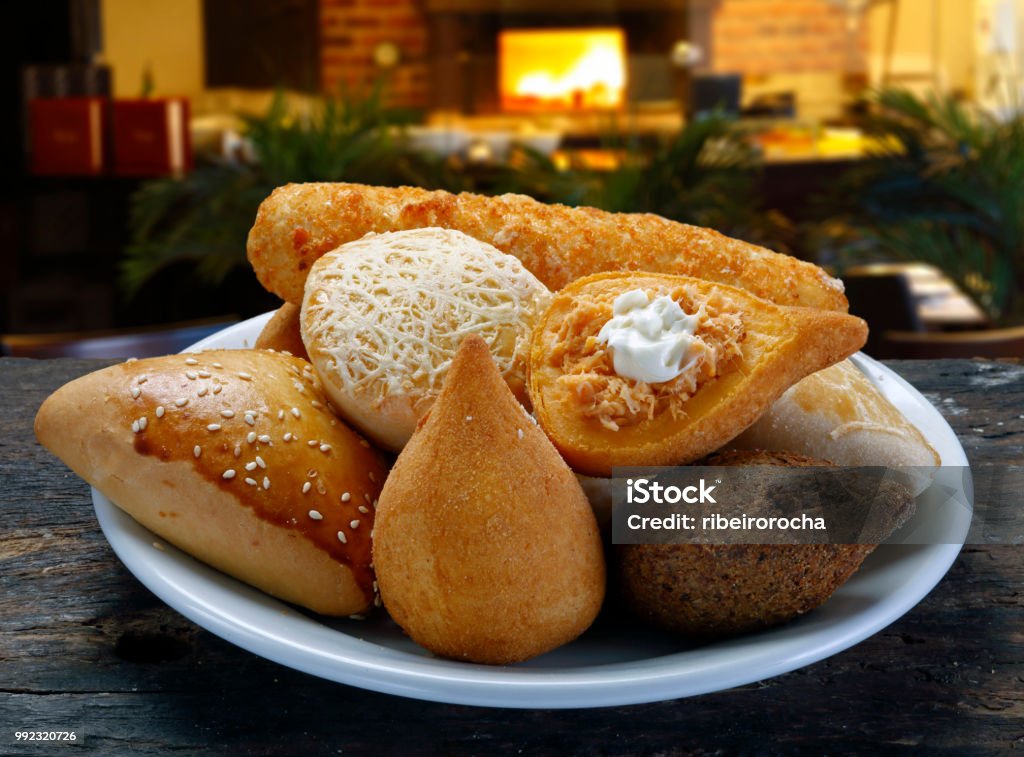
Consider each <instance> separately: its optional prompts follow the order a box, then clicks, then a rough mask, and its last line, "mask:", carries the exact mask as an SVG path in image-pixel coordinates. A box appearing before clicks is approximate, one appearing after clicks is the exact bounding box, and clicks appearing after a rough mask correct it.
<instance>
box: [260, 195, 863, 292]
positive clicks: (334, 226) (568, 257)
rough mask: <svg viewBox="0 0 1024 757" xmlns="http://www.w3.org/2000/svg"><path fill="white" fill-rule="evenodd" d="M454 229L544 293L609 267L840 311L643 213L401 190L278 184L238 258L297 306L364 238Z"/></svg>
mask: <svg viewBox="0 0 1024 757" xmlns="http://www.w3.org/2000/svg"><path fill="white" fill-rule="evenodd" d="M428 226H439V227H441V228H446V229H455V230H457V231H462V232H464V233H466V234H469V235H470V236H471V237H475V238H477V239H479V240H480V241H482V242H487V243H489V244H492V245H494V246H495V247H497V248H498V249H499V250H501V251H502V252H506V253H509V254H511V255H515V256H516V257H517V258H519V259H520V260H521V261H522V262H523V265H524V266H526V268H527V270H529V271H530V272H531V273H533V275H534V276H536V277H537V278H538V279H540V281H541V283H543V284H544V285H545V286H547V287H548V288H549V289H561V288H562V287H564V286H565V285H566V284H568V283H569V282H571V281H574V280H575V279H577V278H580V277H581V276H587V275H589V274H592V273H600V272H603V271H617V270H634V271H636V270H640V271H653V272H655V273H673V274H682V275H687V276H696V277H698V278H703V279H708V280H710V281H717V282H720V283H723V284H730V285H732V286H738V287H741V288H743V289H746V290H747V291H749V292H752V293H753V294H756V295H757V296H758V297H763V298H764V299H767V300H770V301H772V302H775V303H778V304H781V305H799V306H804V307H814V308H822V309H825V310H841V311H845V310H846V309H847V302H846V297H844V296H843V285H842V282H840V281H839V280H837V279H833V278H831V277H830V276H828V275H827V274H826V273H825V272H824V271H822V270H821V269H820V268H818V267H817V266H815V265H812V264H810V263H805V262H803V261H800V260H797V259H795V258H792V257H789V256H787V255H780V254H778V253H774V252H771V251H769V250H766V249H764V248H762V247H756V246H754V245H751V244H748V243H746V242H741V241H739V240H736V239H730V238H729V237H726V236H723V235H722V234H719V233H718V232H716V231H712V230H710V229H704V228H700V227H697V226H687V225H686V224H682V223H676V222H674V221H669V220H666V219H664V218H661V217H660V216H656V215H652V214H648V213H635V214H627V213H608V212H605V211H602V210H596V209H594V208H569V207H566V206H564V205H546V204H544V203H541V202H537V201H536V200H534V199H531V198H529V197H525V196H523V195H501V196H499V197H484V196H481V195H474V194H469V193H462V194H459V195H453V194H449V193H448V192H440V191H438V192H431V191H428V190H425V189H416V188H412V187H399V188H385V187H370V186H364V185H360V184H288V185H286V186H283V187H278V188H277V189H275V190H274V191H273V193H272V194H271V195H270V197H268V198H267V199H266V200H264V201H263V203H262V204H261V205H260V208H259V212H258V213H257V214H256V223H255V224H254V225H253V227H252V230H251V231H250V232H249V242H248V246H247V249H248V254H249V262H251V263H252V266H253V268H254V269H255V271H256V275H257V277H258V278H259V280H260V282H261V283H262V284H263V286H264V287H266V288H267V289H268V290H270V291H271V292H274V293H275V294H277V295H278V296H280V297H281V298H282V299H285V300H287V301H288V302H293V303H296V304H298V303H301V302H302V293H303V284H304V282H305V280H306V275H307V274H308V273H309V269H310V267H311V266H312V265H313V263H314V262H315V261H316V259H317V258H319V257H320V256H321V255H323V254H324V253H326V252H329V251H330V250H333V249H335V248H336V247H338V246H340V245H342V244H344V243H346V242H351V241H353V240H355V239H359V238H360V237H362V236H363V235H364V234H366V233H367V232H370V231H375V232H384V231H402V230H406V229H418V228H423V227H428Z"/></svg>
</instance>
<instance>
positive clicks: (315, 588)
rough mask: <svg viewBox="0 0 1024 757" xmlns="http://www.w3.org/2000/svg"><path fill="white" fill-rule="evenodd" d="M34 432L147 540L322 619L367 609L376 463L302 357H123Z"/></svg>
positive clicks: (65, 395) (49, 406)
mask: <svg viewBox="0 0 1024 757" xmlns="http://www.w3.org/2000/svg"><path fill="white" fill-rule="evenodd" d="M35 430H36V436H37V437H38V439H39V441H40V442H41V443H42V444H43V446H44V447H46V448H47V449H49V450H50V451H51V452H53V453H54V454H55V455H57V457H59V458H61V459H62V460H63V461H64V462H65V463H67V464H68V466H69V467H70V468H71V469H72V470H73V471H75V473H77V474H78V475H80V476H81V477H82V478H84V479H85V480H86V481H88V482H89V483H90V484H92V485H93V486H95V487H96V488H97V489H99V490H100V491H101V492H103V493H104V494H105V495H106V496H107V497H108V498H110V500H111V501H112V502H114V503H115V504H116V505H117V506H118V507H120V508H121V509H122V510H124V511H125V512H127V513H128V514H129V515H131V516H132V517H133V518H135V520H137V521H138V522H139V523H141V524H142V525H143V526H145V527H146V528H148V529H150V530H151V531H153V532H154V533H155V534H158V535H159V536H161V537H163V538H164V539H166V540H167V541H169V542H170V543H172V544H174V545H175V546H177V547H179V548H181V549H182V550H184V551H185V552H188V553H189V554H191V555H193V556H194V557H196V558H198V559H199V560H202V561H203V562H205V563H208V564H209V565H212V566H213V567H215V568H218V569H220V570H222V571H224V572H225V573H228V574H229V575H232V576H234V577H236V578H238V579H240V580H242V581H245V582H246V583H249V584H252V585H253V586H256V587H258V588H260V589H262V590H263V591H266V592H267V593H268V594H272V595H273V596H275V597H278V598H280V599H283V600H286V601H288V602H294V603H295V604H298V605H302V606H303V607H307V608H309V609H311V610H314V611H315V612H319V613H323V614H325V615H350V614H352V613H358V612H361V611H363V610H364V609H366V608H367V607H368V606H369V605H371V604H372V602H373V580H374V577H373V571H372V568H371V556H370V531H371V530H372V528H373V502H374V501H375V500H376V498H377V496H378V494H379V492H380V487H381V485H382V484H383V481H384V478H385V476H386V474H387V468H386V467H385V465H384V463H383V462H382V461H381V459H380V457H379V456H378V454H377V453H376V452H374V451H373V450H372V449H371V448H370V447H369V445H368V444H367V443H366V442H365V441H363V440H361V439H360V438H359V436H358V435H356V434H355V433H354V432H353V431H351V430H349V429H348V428H347V427H346V426H345V425H344V424H343V423H342V422H341V421H339V420H338V419H337V418H335V417H334V415H333V414H332V413H330V412H329V410H328V409H327V398H326V396H325V395H324V393H323V391H322V389H321V387H320V383H319V381H318V380H317V379H316V377H315V376H314V375H313V372H312V370H311V368H310V365H309V363H307V362H306V361H304V360H300V359H298V358H293V357H288V356H285V355H281V354H277V353H271V352H264V351H255V350H215V351H210V352H202V353H197V354H192V355H188V354H186V355H171V356H168V357H160V358H152V359H147V360H138V361H130V362H127V363H122V364H120V365H114V366H111V367H109V368H105V369H103V370H100V371H96V372H95V373H91V374H89V375H87V376H83V377H82V378H79V379H76V380H75V381H72V382H71V383H69V384H66V385H65V386H63V387H61V388H60V389H58V390H57V391H56V392H54V393H53V394H52V395H51V396H50V397H49V398H48V399H47V400H46V401H45V402H44V403H43V405H42V407H41V408H40V410H39V413H38V415H37V416H36V422H35Z"/></svg>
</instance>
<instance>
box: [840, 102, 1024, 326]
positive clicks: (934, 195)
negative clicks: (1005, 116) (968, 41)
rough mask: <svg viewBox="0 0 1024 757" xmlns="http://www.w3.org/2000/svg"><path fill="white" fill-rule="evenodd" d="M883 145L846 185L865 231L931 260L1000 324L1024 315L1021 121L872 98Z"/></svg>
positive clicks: (882, 245) (909, 256)
mask: <svg viewBox="0 0 1024 757" xmlns="http://www.w3.org/2000/svg"><path fill="white" fill-rule="evenodd" d="M871 99H872V102H873V105H874V106H875V114H874V115H873V116H872V118H871V119H870V121H869V123H868V127H869V130H870V132H871V133H872V134H874V135H876V136H878V137H880V139H881V144H883V145H884V147H883V148H882V149H881V150H880V151H879V152H878V154H877V155H875V156H874V158H873V159H872V160H871V161H869V162H868V164H867V165H866V166H865V167H864V168H863V169H861V170H859V171H857V172H855V173H854V174H853V175H852V177H851V180H850V181H849V182H847V183H846V185H845V186H844V192H845V193H846V195H847V196H848V197H856V198H858V200H857V203H856V207H855V208H854V219H855V222H856V223H857V225H858V226H859V227H860V229H861V231H862V233H863V235H864V236H865V237H866V238H867V239H868V240H870V241H872V242H874V244H875V245H876V246H877V248H878V249H879V250H880V251H881V252H883V253H884V254H886V255H888V256H889V257H892V258H897V259H904V260H917V261H923V262H927V263H930V264H933V265H935V266H937V267H938V268H940V269H941V270H942V271H943V272H945V273H946V275H948V276H949V277H950V278H951V279H953V280H954V281H955V282H956V283H957V284H958V285H959V286H960V287H961V288H962V289H963V290H964V292H966V293H967V294H968V295H969V296H970V297H971V298H972V299H974V301H975V302H977V304H978V305H979V306H980V307H981V308H982V309H983V310H984V311H985V313H986V314H987V315H988V316H989V317H990V318H991V319H992V321H994V322H997V323H1003V324H1010V323H1014V322H1019V321H1021V320H1022V318H1024V300H1022V296H1021V295H1022V294H1024V120H1022V119H1021V118H1020V117H1017V118H1012V119H1010V120H1005V121H1000V120H997V119H995V118H994V117H992V116H991V115H989V114H988V113H986V112H984V111H982V110H981V109H979V108H976V107H973V106H970V105H967V104H964V103H961V102H959V101H957V100H955V99H954V98H952V97H948V96H930V97H927V98H920V97H917V96H915V95H913V94H911V93H909V92H906V91H903V90H896V89H892V90H883V91H881V92H878V93H875V94H874V95H873V96H872V98H871Z"/></svg>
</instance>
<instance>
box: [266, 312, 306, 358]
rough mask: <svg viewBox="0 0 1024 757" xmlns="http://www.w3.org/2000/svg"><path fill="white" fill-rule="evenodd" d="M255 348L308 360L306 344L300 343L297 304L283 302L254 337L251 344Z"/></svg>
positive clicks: (300, 330) (300, 333)
mask: <svg viewBox="0 0 1024 757" xmlns="http://www.w3.org/2000/svg"><path fill="white" fill-rule="evenodd" d="M253 347H254V348H256V349H257V350H276V351H277V352H287V353H288V354H289V355H294V356H295V357H301V358H302V359H303V360H309V355H307V354H306V345H304V344H303V343H302V329H301V328H300V327H299V306H298V305H293V304H291V303H290V302H286V303H284V304H283V305H282V306H281V307H279V308H278V309H277V310H275V311H274V314H273V315H272V316H271V317H270V320H269V321H267V325H266V326H264V327H263V330H262V331H261V332H260V335H259V336H258V337H256V343H255V344H254V345H253Z"/></svg>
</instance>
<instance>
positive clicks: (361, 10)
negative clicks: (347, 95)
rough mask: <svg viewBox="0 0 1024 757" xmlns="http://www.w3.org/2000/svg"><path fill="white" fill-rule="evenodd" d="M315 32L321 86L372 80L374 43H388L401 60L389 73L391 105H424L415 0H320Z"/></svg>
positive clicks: (422, 37)
mask: <svg viewBox="0 0 1024 757" xmlns="http://www.w3.org/2000/svg"><path fill="white" fill-rule="evenodd" d="M320 34H321V54H320V66H321V82H322V84H323V87H324V89H325V90H326V91H330V92H337V91H338V87H339V86H340V85H341V84H342V83H344V84H346V85H347V86H349V87H359V86H363V85H366V84H367V83H369V82H372V81H373V80H374V78H375V77H376V76H377V74H378V73H379V71H378V69H377V68H376V66H375V65H374V61H373V51H374V48H375V47H376V46H377V45H378V44H380V43H381V42H391V43H394V44H395V45H397V46H398V49H399V50H400V51H401V62H400V63H399V65H398V66H397V67H396V68H395V69H392V70H391V71H390V72H389V77H390V84H389V87H388V92H389V94H390V102H391V104H393V105H404V106H410V107H422V106H425V105H427V104H428V99H429V87H430V83H429V74H428V66H427V24H426V19H425V18H424V16H423V12H422V10H421V9H420V4H419V3H418V1H417V0H320Z"/></svg>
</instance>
